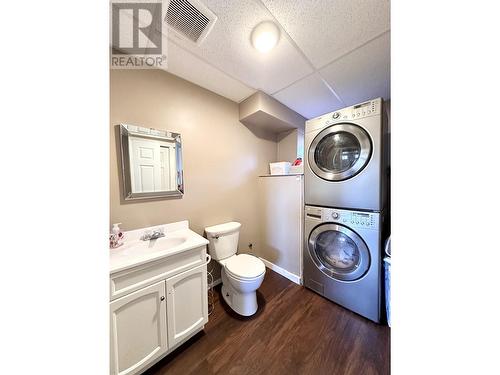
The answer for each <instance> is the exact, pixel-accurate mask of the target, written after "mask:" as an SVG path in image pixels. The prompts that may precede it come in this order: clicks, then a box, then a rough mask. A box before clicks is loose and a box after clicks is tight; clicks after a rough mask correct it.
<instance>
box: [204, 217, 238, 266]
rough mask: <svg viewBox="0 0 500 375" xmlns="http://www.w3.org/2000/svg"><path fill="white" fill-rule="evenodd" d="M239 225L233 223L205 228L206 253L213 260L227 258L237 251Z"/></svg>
mask: <svg viewBox="0 0 500 375" xmlns="http://www.w3.org/2000/svg"><path fill="white" fill-rule="evenodd" d="M240 228H241V224H240V223H237V222H235V221H231V222H229V223H224V224H218V225H214V226H211V227H207V228H205V232H206V234H207V239H208V252H209V253H210V256H211V257H212V258H213V259H215V260H221V259H225V258H229V257H230V256H232V255H234V254H236V251H237V250H238V238H239V236H240Z"/></svg>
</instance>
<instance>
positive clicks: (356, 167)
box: [304, 98, 386, 211]
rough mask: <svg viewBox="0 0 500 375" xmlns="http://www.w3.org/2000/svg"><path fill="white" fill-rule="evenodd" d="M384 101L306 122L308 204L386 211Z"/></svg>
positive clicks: (369, 103) (306, 185) (306, 186)
mask: <svg viewBox="0 0 500 375" xmlns="http://www.w3.org/2000/svg"><path fill="white" fill-rule="evenodd" d="M383 118H384V116H383V108H382V99H381V98H378V99H373V100H370V101H368V102H365V103H361V104H358V105H355V106H352V107H348V108H344V109H341V110H338V111H335V112H330V113H327V114H325V115H323V116H320V117H316V118H314V119H311V120H308V121H306V125H305V135H304V148H305V152H306V155H305V159H306V161H305V166H304V198H305V199H304V200H305V203H306V204H311V205H316V206H322V207H339V208H352V209H360V210H369V211H382V210H383V209H384V206H385V202H386V176H385V169H386V156H385V155H386V153H385V152H384V143H385V142H384V139H385V137H384V130H385V127H384V124H385V121H383Z"/></svg>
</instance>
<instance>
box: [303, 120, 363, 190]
mask: <svg viewBox="0 0 500 375" xmlns="http://www.w3.org/2000/svg"><path fill="white" fill-rule="evenodd" d="M371 153H372V146H371V141H370V136H369V135H368V133H367V132H366V131H365V130H363V129H362V128H361V127H359V126H357V125H354V124H336V125H332V126H330V127H328V128H326V129H323V130H322V131H321V132H320V133H319V134H318V135H317V136H316V137H315V138H314V139H313V141H312V142H311V145H310V146H309V150H308V161H309V166H310V167H311V169H312V171H313V172H314V173H315V174H316V175H317V176H319V177H321V178H323V179H325V180H329V181H342V180H346V179H348V178H351V177H353V176H355V175H356V174H358V173H359V172H361V171H362V170H363V168H364V167H365V166H366V165H367V164H368V161H369V159H370V156H371Z"/></svg>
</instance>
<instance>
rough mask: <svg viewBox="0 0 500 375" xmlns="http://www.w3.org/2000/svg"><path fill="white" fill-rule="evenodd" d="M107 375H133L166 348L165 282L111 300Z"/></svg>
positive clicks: (159, 355)
mask: <svg viewBox="0 0 500 375" xmlns="http://www.w3.org/2000/svg"><path fill="white" fill-rule="evenodd" d="M110 313H111V321H110V328H111V340H110V341H111V342H110V343H111V350H110V364H111V374H117V375H118V374H121V375H125V374H135V373H137V372H138V371H140V369H142V368H143V367H144V366H145V365H146V364H148V363H150V362H152V361H154V360H155V359H157V358H159V357H161V355H162V354H165V353H166V352H167V350H168V345H167V309H166V299H165V281H161V282H159V283H156V284H153V285H151V286H148V287H146V288H143V289H140V290H138V291H136V292H134V293H131V294H129V295H127V296H125V297H122V298H119V299H117V300H115V301H113V302H111V306H110Z"/></svg>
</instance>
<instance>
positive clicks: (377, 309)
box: [303, 205, 382, 323]
mask: <svg viewBox="0 0 500 375" xmlns="http://www.w3.org/2000/svg"><path fill="white" fill-rule="evenodd" d="M381 227H382V214H381V213H378V212H377V213H375V212H364V211H352V210H342V209H332V208H322V207H313V206H307V205H306V207H305V228H304V251H303V265H304V273H303V277H304V286H305V287H307V288H309V289H311V290H313V291H315V292H317V293H319V294H321V295H322V296H324V297H326V298H328V299H329V300H331V301H333V302H336V303H337V304H339V305H342V306H344V307H345V308H347V309H349V310H351V311H354V312H355V313H358V314H360V315H362V316H364V317H366V318H368V319H370V320H373V321H374V322H377V323H379V322H380V319H381V293H382V280H381V276H382V260H381V240H382V239H381Z"/></svg>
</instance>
